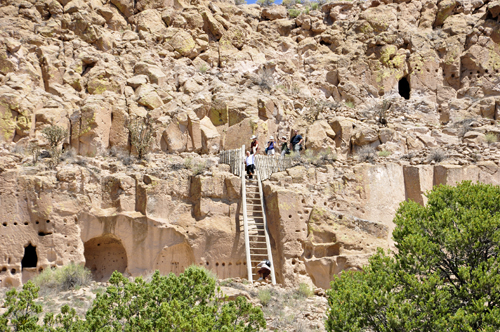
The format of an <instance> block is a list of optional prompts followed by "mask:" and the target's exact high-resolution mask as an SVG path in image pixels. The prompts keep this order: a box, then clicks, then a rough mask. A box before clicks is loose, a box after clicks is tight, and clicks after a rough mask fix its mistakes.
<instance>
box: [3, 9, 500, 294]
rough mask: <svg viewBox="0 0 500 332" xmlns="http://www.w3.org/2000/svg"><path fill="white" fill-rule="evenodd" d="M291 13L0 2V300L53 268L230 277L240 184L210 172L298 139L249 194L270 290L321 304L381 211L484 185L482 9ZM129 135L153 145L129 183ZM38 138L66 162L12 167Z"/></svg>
mask: <svg viewBox="0 0 500 332" xmlns="http://www.w3.org/2000/svg"><path fill="white" fill-rule="evenodd" d="M293 9H294V10H295V11H288V10H287V8H285V7H282V6H272V7H268V8H261V7H259V6H257V5H242V6H235V5H234V4H233V3H232V1H227V2H217V3H209V2H204V1H191V2H189V1H184V0H178V1H163V0H162V1H159V0H157V1H142V0H139V1H129V0H111V1H106V0H93V1H63V0H59V1H54V0H50V1H48V0H47V1H45V0H43V1H34V0H28V1H16V0H6V1H3V2H2V3H1V4H0V24H1V26H2V29H1V31H0V37H1V38H0V144H1V149H0V194H1V195H0V223H1V225H0V281H1V285H2V286H8V285H19V284H20V283H22V282H23V281H26V280H27V279H29V278H30V277H31V276H33V275H34V274H35V273H37V272H38V271H40V270H41V269H44V268H48V267H50V266H55V265H61V264H66V263H68V262H70V261H73V262H77V263H81V264H86V265H87V266H88V267H89V268H90V269H92V270H93V272H94V277H95V278H96V279H106V278H107V276H109V274H110V271H112V270H114V269H116V270H119V271H123V272H124V273H127V274H130V275H139V274H143V273H145V272H147V271H151V270H154V269H159V270H160V271H161V272H162V273H169V272H174V273H179V272H182V271H183V269H184V268H185V267H186V266H188V265H190V264H202V265H204V266H206V267H208V268H210V269H212V270H214V271H216V272H217V274H218V275H219V277H221V278H229V277H244V276H245V274H246V266H245V263H246V262H245V259H244V249H243V237H242V234H241V231H240V226H241V220H240V219H241V216H240V214H241V209H240V205H239V204H240V183H239V181H240V180H239V179H238V178H236V177H235V176H234V175H232V174H231V173H230V172H229V169H228V167H227V166H225V165H221V164H219V161H218V160H217V158H216V157H213V156H216V155H217V153H218V152H220V151H221V150H227V149H235V148H240V147H241V145H242V144H246V145H248V144H249V137H250V136H251V135H257V136H258V137H259V141H260V143H261V147H262V146H263V145H264V144H265V142H266V141H267V139H268V137H269V136H271V135H273V136H274V137H281V136H283V135H285V136H287V137H288V138H289V137H290V135H291V133H292V129H294V128H298V129H299V130H300V131H301V134H303V136H305V138H306V147H307V151H304V152H303V153H302V156H303V157H304V158H303V162H302V163H299V164H298V165H297V166H296V167H294V168H290V169H288V170H287V171H286V172H282V173H276V174H273V176H272V177H271V179H270V180H269V181H268V182H266V183H265V184H264V190H265V194H266V200H267V213H268V216H269V223H270V226H269V227H270V231H271V237H272V242H273V249H274V255H275V256H276V257H275V262H276V271H277V277H278V281H279V282H280V283H283V284H288V285H296V284H297V283H299V282H301V281H304V282H309V283H314V284H315V285H316V286H318V287H324V288H326V287H328V283H329V281H330V280H331V277H332V275H334V274H338V273H340V272H341V271H342V270H348V269H360V268H361V267H362V265H363V264H365V263H366V261H367V258H368V257H369V256H370V255H371V254H373V252H374V251H375V249H376V247H382V248H391V246H392V243H391V232H392V229H393V228H394V225H393V224H392V218H393V217H394V214H395V211H396V209H397V207H398V205H399V203H400V202H401V201H403V200H405V199H412V200H415V201H417V202H419V203H421V204H425V202H426V198H425V192H426V191H427V190H430V189H431V188H432V186H434V185H438V184H455V183H457V182H458V181H461V180H467V179H469V180H473V181H481V182H486V183H493V184H499V183H500V178H499V177H500V173H499V171H498V167H499V166H500V150H499V148H500V143H498V142H497V141H498V138H499V136H500V129H499V126H498V121H499V120H500V119H499V117H500V113H499V112H500V111H499V109H500V107H499V105H498V103H499V101H500V92H499V89H498V83H499V80H500V75H499V72H498V71H499V69H500V48H499V47H498V42H499V41H500V34H499V33H498V31H499V27H500V26H499V23H498V15H499V14H500V7H499V6H498V4H497V2H493V1H471V2H466V1H463V2H458V1H445V0H443V1H439V2H436V1H429V0H419V1H396V2H393V1H375V0H369V1H335V2H330V3H327V4H325V5H323V6H320V7H318V9H317V10H313V9H312V8H309V10H306V8H305V7H304V6H302V5H295V6H294V8H293ZM293 13H299V15H298V16H297V17H291V16H290V14H293ZM292 16H296V15H292ZM137 117H141V118H148V119H149V120H150V123H152V126H153V128H154V137H153V141H152V143H151V160H150V161H149V162H142V163H135V164H133V165H129V164H130V161H129V157H128V155H130V154H131V155H135V153H136V151H135V148H134V147H132V146H131V140H130V134H129V131H128V127H127V124H128V123H129V121H130V119H133V118H137ZM51 125H58V126H62V127H63V128H66V129H67V130H68V131H69V136H68V138H67V139H66V140H65V141H64V143H63V147H64V149H65V151H66V154H71V153H70V152H69V151H73V152H72V154H74V156H69V157H65V161H64V162H63V163H62V164H60V165H59V166H57V167H56V169H49V168H48V167H47V166H46V165H45V163H44V162H42V163H41V164H38V165H36V166H33V165H30V163H31V161H30V160H31V158H30V157H28V155H29V152H28V150H29V149H31V148H32V147H33V146H34V145H36V146H39V147H40V148H41V149H44V148H46V147H47V142H46V140H45V139H44V137H43V135H42V134H41V131H42V130H43V129H44V128H45V127H47V126H51ZM367 148H371V149H373V151H372V152H370V154H368V156H369V158H365V157H363V156H366V155H367V154H366V151H367V150H366V149H367ZM261 150H264V149H263V148H261ZM322 153H323V155H322ZM328 154H330V155H331V154H335V155H336V157H337V161H335V162H329V163H326V164H323V165H322V166H314V165H315V164H316V165H320V164H322V163H318V162H317V161H314V160H316V159H317V158H318V156H320V157H321V156H322V157H321V158H323V157H325V158H326V157H328V156H327V155H328ZM110 155H111V156H110ZM115 156H121V157H119V158H116V157H115ZM326 159H328V158H326ZM362 161H371V162H372V163H373V164H365V163H361V162H362ZM197 163H198V164H200V165H201V164H202V163H206V167H201V168H200V169H201V173H200V174H195V173H199V172H198V171H194V165H196V164H197ZM203 169H204V170H203ZM29 245H31V247H29V248H30V249H26V248H28V246H29ZM32 248H35V250H34V251H33V249H32ZM33 252H35V253H36V257H35V256H34V255H33ZM28 256H29V259H28V258H26V257H28ZM23 257H25V258H26V259H25V260H23ZM22 262H24V266H23V263H22ZM33 262H35V263H33Z"/></svg>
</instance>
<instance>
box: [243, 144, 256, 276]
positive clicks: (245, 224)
mask: <svg viewBox="0 0 500 332" xmlns="http://www.w3.org/2000/svg"><path fill="white" fill-rule="evenodd" d="M241 152H242V153H244V152H245V145H242V146H241ZM243 170H244V166H243V162H240V171H241V205H242V210H243V230H244V233H245V234H244V236H245V255H246V258H247V273H248V281H249V282H253V275H252V258H251V257H250V238H249V236H248V220H247V188H246V180H245V172H244V171H243Z"/></svg>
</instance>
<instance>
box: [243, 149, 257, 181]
mask: <svg viewBox="0 0 500 332" xmlns="http://www.w3.org/2000/svg"><path fill="white" fill-rule="evenodd" d="M245 170H246V171H247V175H248V178H249V179H253V175H254V173H255V155H254V154H252V155H251V154H250V151H247V157H246V158H245Z"/></svg>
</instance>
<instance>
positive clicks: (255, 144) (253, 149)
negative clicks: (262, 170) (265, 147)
mask: <svg viewBox="0 0 500 332" xmlns="http://www.w3.org/2000/svg"><path fill="white" fill-rule="evenodd" d="M251 140H252V143H250V153H251V154H257V152H258V151H259V142H257V136H255V135H253V136H252V138H251Z"/></svg>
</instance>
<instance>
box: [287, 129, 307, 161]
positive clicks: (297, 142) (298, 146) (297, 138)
mask: <svg viewBox="0 0 500 332" xmlns="http://www.w3.org/2000/svg"><path fill="white" fill-rule="evenodd" d="M294 133H295V135H293V137H292V139H291V140H290V144H291V145H292V150H293V152H296V153H298V154H299V156H300V150H302V142H304V138H302V136H301V135H299V131H298V130H295V131H294Z"/></svg>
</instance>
